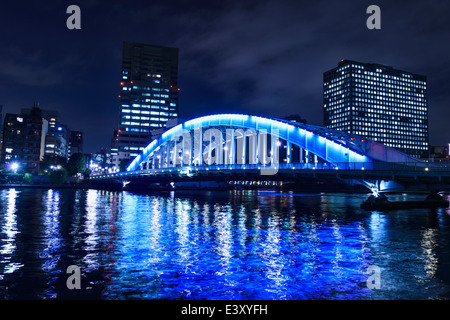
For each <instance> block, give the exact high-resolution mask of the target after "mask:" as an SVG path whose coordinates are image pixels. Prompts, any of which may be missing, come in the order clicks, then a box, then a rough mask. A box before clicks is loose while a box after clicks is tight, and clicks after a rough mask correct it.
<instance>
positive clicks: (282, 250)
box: [0, 188, 450, 300]
mask: <svg viewBox="0 0 450 320" xmlns="http://www.w3.org/2000/svg"><path fill="white" fill-rule="evenodd" d="M367 196H368V195H367V194H344V193H312V194H295V193H292V192H284V193H282V192H278V191H270V190H267V191H263V190H261V191H255V190H253V191H245V190H244V191H223V192H221V191H197V192H178V191H177V192H166V193H159V194H142V193H133V192H129V191H102V190H83V189H78V190H76V189H60V190H57V189H27V188H16V189H14V188H9V189H7V188H4V189H0V227H1V230H0V299H11V300H14V299H38V300H41V299H77V298H80V299H105V300H115V299H221V300H299V299H301V300H303V299H339V300H343V299H345V300H350V299H351V300H373V299H376V300H379V299H382V300H394V299H414V300H417V299H448V298H450V272H449V271H450V232H449V231H450V210H449V209H442V208H441V209H413V210H395V211H390V212H378V211H366V210H362V209H360V208H359V205H360V204H361V202H362V201H363V200H365V199H366V198H367ZM388 197H389V198H390V199H397V200H412V199H423V198H424V195H405V194H398V195H389V196H388ZM446 197H448V195H447V196H446ZM69 266H76V267H78V268H79V269H78V270H79V271H80V277H78V280H79V284H80V289H72V290H70V289H69V288H68V286H67V283H68V279H69V277H71V276H72V274H71V273H67V268H68V267H69Z"/></svg>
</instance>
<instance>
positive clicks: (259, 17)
mask: <svg viewBox="0 0 450 320" xmlns="http://www.w3.org/2000/svg"><path fill="white" fill-rule="evenodd" d="M393 2H394V1H392V0H391V1H378V0H377V1H365V0H357V1H337V0H334V1H330V0H327V1H320V0H319V1H318V0H315V1H301V0H295V1H283V0H277V1H265V0H259V1H253V0H226V1H215V0H211V1H170V0H165V1H159V0H157V1H155V0H153V1H94V0H93V1H71V2H68V1H55V0H51V1H50V0H46V1H28V2H24V1H20V0H18V1H15V2H13V1H8V3H7V4H6V3H2V6H1V7H0V25H1V28H0V30H1V31H0V32H1V37H0V39H1V46H0V104H3V105H4V108H3V114H5V113H6V112H12V113H18V112H20V109H21V108H30V107H31V106H32V104H33V102H34V101H39V102H40V105H41V107H42V108H43V109H49V110H57V111H59V114H60V120H61V122H62V123H64V124H66V125H67V126H68V127H69V128H70V129H72V130H81V131H83V132H84V139H85V143H84V145H85V150H84V151H85V152H96V151H98V150H99V149H100V148H101V147H108V146H109V145H110V141H111V137H112V133H113V130H114V129H115V128H117V124H118V113H119V99H118V94H119V89H120V87H119V86H120V68H121V50H122V42H123V41H136V42H142V43H148V44H155V45H163V46H171V47H177V48H179V49H180V57H179V86H180V88H181V91H180V100H179V107H180V114H181V117H182V118H184V119H189V118H193V117H196V116H201V115H205V114H212V113H226V112H237V113H248V114H256V115H263V116H273V117H284V116H287V115H290V114H295V113H297V114H300V115H301V116H302V117H303V118H305V119H306V120H307V121H308V123H310V124H316V125H322V120H323V112H322V77H323V72H324V71H326V70H328V69H331V68H334V67H335V66H337V63H338V61H339V60H341V59H351V60H357V61H361V62H374V63H380V64H385V65H389V66H393V67H395V68H398V69H401V70H406V71H410V72H414V73H418V74H423V75H426V76H427V78H428V106H429V126H430V143H431V144H432V145H445V144H447V143H448V142H450V130H449V127H448V123H449V116H448V114H449V112H448V110H449V109H450V92H449V84H450V25H449V24H450V22H449V21H450V20H449V16H450V1H424V0H422V1H395V4H394V3H393ZM71 4H76V5H78V6H79V7H80V9H81V28H82V29H81V30H68V29H67V28H66V19H67V18H68V17H69V14H67V13H66V8H67V7H68V6H69V5H71ZM371 4H376V5H378V6H379V7H380V8H381V30H369V29H367V27H366V20H367V18H368V17H369V15H368V14H366V9H367V7H368V6H369V5H371Z"/></svg>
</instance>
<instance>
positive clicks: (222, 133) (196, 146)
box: [91, 114, 450, 190]
mask: <svg viewBox="0 0 450 320" xmlns="http://www.w3.org/2000/svg"><path fill="white" fill-rule="evenodd" d="M91 181H93V182H97V183H114V182H120V183H124V184H127V183H132V184H135V185H141V186H149V187H150V186H166V187H167V186H170V187H175V186H184V187H193V188H198V187H202V186H205V182H208V183H210V184H214V183H215V184H217V185H220V184H222V185H223V184H227V185H234V186H250V185H252V186H273V185H282V184H283V183H284V184H289V183H290V184H291V185H292V184H303V185H305V184H306V185H308V184H313V183H317V182H320V181H322V183H324V182H330V181H334V182H336V183H341V184H342V183H344V184H346V185H355V184H356V185H358V184H359V185H365V186H367V187H369V188H371V189H374V188H375V189H378V190H388V189H390V190H393V189H395V188H403V187H405V186H411V185H425V186H431V185H446V184H450V168H448V167H446V166H439V165H436V164H433V163H428V162H424V161H421V160H418V159H416V158H414V157H411V156H409V155H407V154H404V153H402V152H400V151H397V150H395V149H392V148H390V147H387V146H384V145H383V144H380V143H377V142H375V141H370V140H366V139H364V138H361V137H360V136H357V135H352V134H347V133H344V132H341V131H337V130H333V129H328V128H324V127H319V126H314V125H308V124H303V123H297V122H290V121H286V120H279V119H270V118H265V117H260V116H253V115H242V114H217V115H210V116H204V117H200V118H196V119H193V120H189V121H186V122H184V123H182V124H179V125H178V126H176V127H173V128H171V129H169V130H167V131H166V132H164V133H163V134H162V135H161V136H160V137H158V138H157V139H155V140H153V141H152V142H151V143H150V144H149V145H148V146H147V147H146V148H145V149H144V150H142V152H141V154H140V155H139V156H137V157H136V158H135V159H134V160H133V161H132V163H131V164H130V165H129V166H128V168H127V170H126V172H119V173H111V174H106V173H105V174H100V175H96V176H93V177H91ZM202 183H203V185H202Z"/></svg>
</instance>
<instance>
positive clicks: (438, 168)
mask: <svg viewBox="0 0 450 320" xmlns="http://www.w3.org/2000/svg"><path fill="white" fill-rule="evenodd" d="M264 168H266V169H267V168H273V169H278V170H286V169H289V170H377V171H392V172H402V171H403V172H418V173H419V172H429V173H431V172H444V171H446V172H450V163H449V164H447V163H436V162H416V163H410V162H409V163H403V162H339V163H326V162H309V163H280V164H278V165H276V166H269V165H267V166H264V165H261V164H224V165H203V166H183V167H180V166H178V167H169V168H157V169H145V170H136V171H129V172H118V173H108V174H106V173H103V174H99V175H93V176H92V178H93V179H95V178H114V177H126V176H136V175H142V174H149V175H152V174H161V173H174V174H176V173H177V174H181V175H183V174H185V175H189V174H193V173H195V172H197V171H229V170H261V169H264ZM275 173H276V172H274V174H275Z"/></svg>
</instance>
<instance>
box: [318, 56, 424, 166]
mask: <svg viewBox="0 0 450 320" xmlns="http://www.w3.org/2000/svg"><path fill="white" fill-rule="evenodd" d="M323 108H324V125H325V126H326V127H327V128H331V129H337V130H341V131H345V132H348V133H352V134H357V135H360V136H362V137H365V138H367V139H370V140H373V141H377V142H380V143H383V144H384V145H386V146H389V147H392V148H395V149H398V150H400V151H403V152H405V153H408V154H410V155H412V156H415V157H420V156H422V155H424V154H425V153H426V152H427V149H428V103H427V79H426V77H425V76H423V75H418V74H414V73H411V72H408V71H402V70H397V69H394V68H393V67H389V66H384V65H380V64H375V63H361V62H356V61H350V60H341V61H340V62H339V63H338V66H337V67H336V68H333V69H331V70H329V71H326V72H324V74H323Z"/></svg>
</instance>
